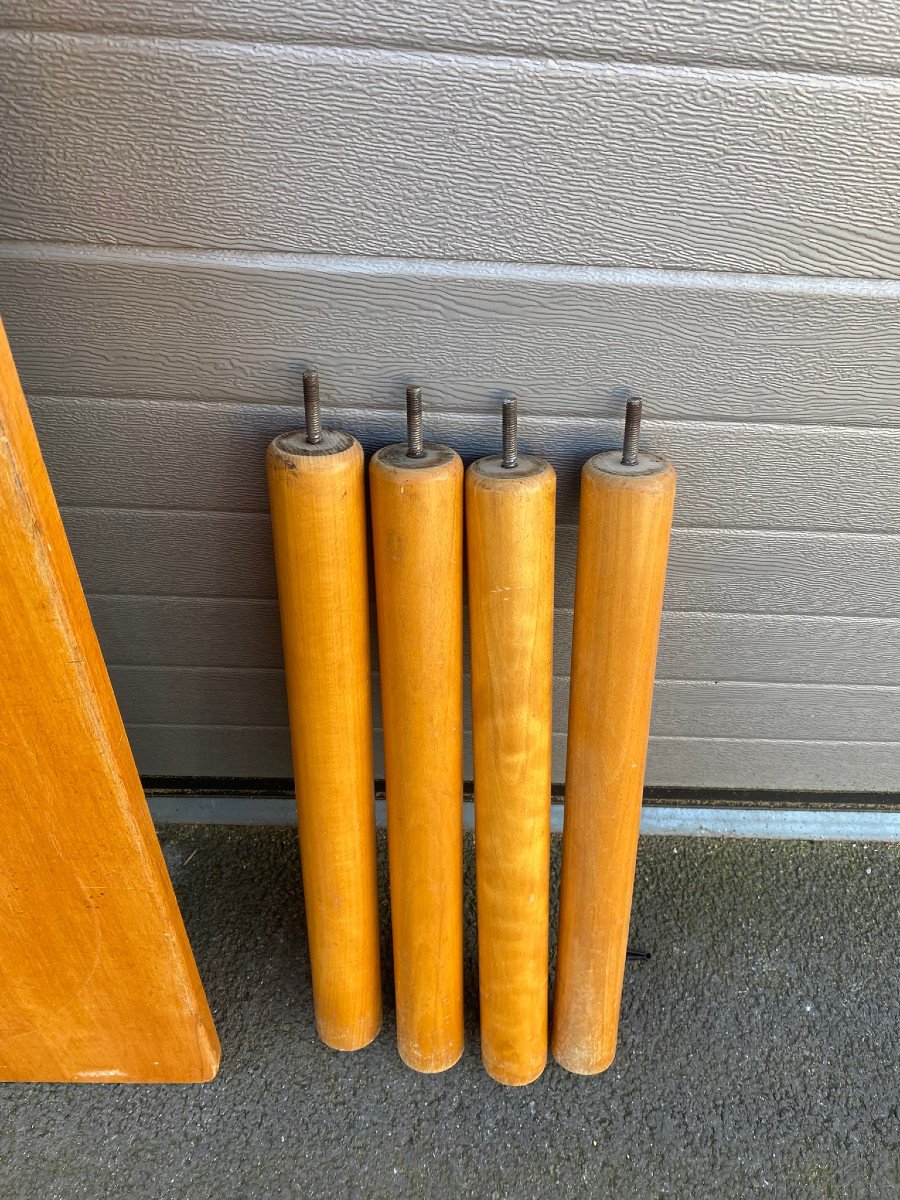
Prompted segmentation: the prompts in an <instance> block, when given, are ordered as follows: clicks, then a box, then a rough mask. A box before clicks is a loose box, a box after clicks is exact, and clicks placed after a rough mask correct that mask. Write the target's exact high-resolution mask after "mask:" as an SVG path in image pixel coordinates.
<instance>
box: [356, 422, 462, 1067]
mask: <svg viewBox="0 0 900 1200" xmlns="http://www.w3.org/2000/svg"><path fill="white" fill-rule="evenodd" d="M406 451H407V448H406V447H405V446H388V447H386V448H385V449H383V450H379V451H378V453H377V454H376V455H375V456H374V457H373V459H372V462H371V466H370V481H371V496H372V536H373V542H374V550H375V591H376V600H377V610H378V651H379V661H380V670H381V702H382V713H383V725H384V755H385V782H386V789H387V810H388V855H389V861H390V875H391V923H392V928H393V937H394V984H395V990H396V998H397V1042H398V1047H399V1050H400V1056H401V1057H402V1059H403V1061H404V1062H405V1063H406V1064H407V1065H408V1066H410V1067H413V1068H414V1069H415V1070H417V1071H428V1072H431V1071H443V1070H445V1069H446V1068H447V1067H450V1066H452V1065H453V1064H454V1063H455V1062H456V1060H457V1059H458V1058H459V1056H460V1054H461V1053H462V1049H463V1005H462V963H463V952H462V500H463V470H462V463H461V461H460V459H459V457H458V455H456V454H455V453H454V452H453V451H452V450H448V449H447V448H446V447H441V446H432V445H426V446H425V448H424V450H423V455H422V457H421V458H418V459H412V458H408V457H407V456H406Z"/></svg>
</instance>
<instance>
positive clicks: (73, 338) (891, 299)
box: [0, 201, 900, 462]
mask: <svg viewBox="0 0 900 1200" xmlns="http://www.w3.org/2000/svg"><path fill="white" fill-rule="evenodd" d="M592 203H593V201H592ZM0 260H2V263H3V280H4V289H3V308H4V315H5V319H6V320H7V324H8V326H9V331H10V340H11V341H12V344H13V349H14V350H15V352H16V358H17V361H18V362H19V369H20V371H21V373H22V378H23V380H24V382H25V386H26V389H27V390H28V392H29V394H32V393H36V392H46V393H54V394H60V395H70V394H72V393H75V394H77V395H84V396H103V397H105V396H120V397H128V396H136V397H138V398H140V399H147V400H149V399H152V398H155V397H173V396H174V397H194V398H197V399H205V400H212V401H216V402H219V401H224V400H236V401H243V402H246V403H250V404H253V403H264V404H274V403H278V404H284V405H296V403H297V400H298V397H299V395H300V377H301V374H302V370H303V367H304V366H309V365H311V363H312V364H314V365H318V367H319V368H320V372H321V376H322V386H323V400H324V401H327V402H328V403H329V404H330V405H332V406H334V407H335V408H342V407H343V406H350V407H353V408H355V409H356V410H359V411H365V412H370V413H371V412H372V410H373V409H389V410H391V411H392V413H393V414H395V416H396V414H397V412H398V409H399V408H401V407H402V405H398V403H397V398H398V396H400V395H402V392H403V387H404V385H405V384H407V383H409V382H415V381H420V382H421V383H422V384H423V385H424V386H427V388H428V398H429V411H432V410H435V411H436V410H439V409H443V410H450V411H455V412H472V413H482V414H485V415H488V414H490V413H491V412H492V411H493V408H494V407H495V406H496V396H492V395H491V392H492V391H495V392H496V391H497V390H505V389H509V390H512V391H514V392H515V393H516V394H518V395H519V396H520V397H521V399H522V409H523V416H527V415H528V413H529V411H530V409H531V405H532V403H535V404H540V406H541V409H542V411H544V412H546V413H547V414H548V415H550V416H553V415H560V416H576V415H577V416H590V417H597V416H598V415H601V414H603V415H606V416H609V417H612V416H618V415H619V414H620V413H621V408H622V399H621V393H622V390H623V389H628V388H634V389H635V390H637V391H638V392H640V393H641V394H642V395H643V396H644V397H645V399H646V400H647V402H648V407H649V409H650V413H649V414H648V415H652V416H653V417H654V418H657V417H662V418H674V419H686V418H692V419H700V420H709V419H710V417H711V416H714V417H715V418H717V419H718V420H723V419H724V420H747V421H776V422H777V421H796V422H804V421H807V422H818V423H821V424H836V423H850V424H861V425H870V426H877V427H878V428H881V427H883V426H885V425H890V426H893V427H896V426H898V425H900V402H898V398H897V388H896V381H897V378H898V376H900V347H898V342H897V337H896V330H897V324H898V321H900V285H898V284H893V283H878V282H875V281H871V280H859V281H848V280H818V281H817V280H810V279H778V278H775V277H765V278H760V277H756V276H748V275H746V274H741V275H714V276H710V275H703V274H696V273H677V272H672V271H643V272H634V271H631V272H629V271H619V270H604V269H600V268H595V269H586V268H576V267H552V266H523V265H517V264H516V263H507V264H480V263H456V264H453V263H440V262H411V261H405V260H392V261H390V262H386V263H385V262H379V261H376V260H371V259H370V260H361V261H360V260H352V261H348V260H346V259H332V258H323V257H307V258H297V257H290V256H286V255H252V254H245V255H238V254H231V255H210V254H189V253H185V252H181V251H164V252H163V251H157V252H151V251H140V250H128V249H112V248H103V249H101V248H99V247H97V248H87V247H74V248H73V247H58V246H50V245H26V246H21V245H17V244H16V243H6V244H5V245H0ZM185 313H190V316H191V319H190V321H185ZM50 331H52V337H51V336H50ZM462 364H464V366H463V365H462ZM561 380H565V388H564V390H563V389H562V388H561V384H560V381H561ZM274 432H277V430H273V433H274ZM354 432H355V433H357V435H358V436H360V437H364V431H361V430H356V429H354ZM394 436H396V435H394ZM766 440H767V439H766V438H765V437H764V436H761V438H760V443H761V444H760V447H759V450H760V452H761V453H762V452H764V450H765V446H764V443H765V441H766ZM698 445H699V443H698ZM534 449H535V452H537V451H539V450H540V447H535V448H534ZM483 452H484V450H483V449H481V450H479V451H478V453H483ZM696 453H697V451H696V449H695V450H694V451H693V453H692V454H691V456H690V457H692V458H693V457H694V456H695V455H696ZM475 456H476V457H477V455H475ZM708 457H712V456H708ZM680 461H681V458H679V462H680Z"/></svg>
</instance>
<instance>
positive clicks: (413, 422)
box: [406, 387, 425, 458]
mask: <svg viewBox="0 0 900 1200" xmlns="http://www.w3.org/2000/svg"><path fill="white" fill-rule="evenodd" d="M406 457H407V458H424V457H425V446H424V444H423V442H422V389H421V388H418V387H408V388H407V389H406Z"/></svg>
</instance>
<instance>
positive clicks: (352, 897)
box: [206, 431, 381, 1050]
mask: <svg viewBox="0 0 900 1200" xmlns="http://www.w3.org/2000/svg"><path fill="white" fill-rule="evenodd" d="M317 451H319V452H317ZM266 471H267V474H268V479H269V496H270V500H271V508H272V533H273V538H274V542H275V563H276V568H277V576H278V600H279V610H280V614H281V629H282V642H283V645H284V661H285V672H286V677H287V699H288V710H289V713H290V726H291V745H292V758H293V764H294V781H295V786H296V793H297V818H298V822H297V823H298V832H299V840H300V862H301V866H302V870H303V896H304V903H305V909H306V927H307V933H308V937H309V956H310V967H311V971H312V988H313V1003H314V1005H315V1010H316V1029H317V1031H318V1034H319V1037H321V1039H322V1040H323V1041H324V1042H325V1043H326V1044H327V1045H329V1046H331V1047H332V1048H333V1049H335V1050H359V1049H360V1048H361V1047H362V1046H366V1045H368V1044H369V1042H371V1041H372V1039H373V1038H374V1037H375V1035H376V1034H377V1033H378V1030H379V1029H380V1028H381V965H380V964H381V951H380V946H379V914H378V877H377V870H376V862H375V809H374V793H373V774H372V701H371V692H370V673H371V660H370V655H369V588H368V567H367V548H366V536H367V535H366V528H367V522H366V488H365V463H364V460H363V452H362V447H361V446H360V444H359V442H357V441H356V440H355V439H354V438H351V437H349V436H347V435H345V434H334V433H332V432H330V431H326V432H325V433H323V435H322V443H321V446H316V447H308V446H307V444H306V438H305V434H304V432H302V431H301V432H300V433H294V434H287V435H281V436H279V437H277V438H275V439H274V441H273V442H272V443H271V445H270V446H269V449H268V453H267V455H266ZM206 720H208V718H206ZM245 720H246V718H245Z"/></svg>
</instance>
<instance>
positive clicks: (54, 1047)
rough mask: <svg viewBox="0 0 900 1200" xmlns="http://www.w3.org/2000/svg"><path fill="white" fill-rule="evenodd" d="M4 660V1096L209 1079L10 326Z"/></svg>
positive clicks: (196, 993)
mask: <svg viewBox="0 0 900 1200" xmlns="http://www.w3.org/2000/svg"><path fill="white" fill-rule="evenodd" d="M0 644H2V647H3V653H2V656H0V718H2V729H3V736H2V738H0V789H2V803H0V924H2V928H3V935H2V937H0V1079H2V1080H17V1081H48V1082H70V1083H72V1082H104V1083H111V1082H113V1083H125V1082H146V1083H165V1082H200V1081H203V1080H207V1079H211V1078H212V1077H213V1076H214V1075H215V1073H216V1070H217V1067H218V1062H219V1043H218V1039H217V1037H216V1032H215V1028H214V1026H213V1021H212V1016H211V1014H210V1011H209V1008H208V1006H207V1003H206V998H205V996H204V994H203V987H202V984H201V982H200V978H199V976H198V974H197V969H196V966H195V964H194V959H193V956H192V954H191V949H190V946H189V945H188V941H187V936H186V933H185V930H184V926H183V924H182V921H181V916H180V914H179V912H178V906H177V904H176V901H175V896H174V893H173V891H172V887H171V884H170V882H169V878H168V874H167V872H166V868H165V863H164V862H163V858H162V854H161V852H160V848H159V843H158V842H157V840H156V835H155V833H154V830H153V825H152V823H151V820H150V815H149V813H148V811H147V806H146V803H145V801H144V797H143V791H142V789H141V784H140V781H139V779H138V775H137V771H136V770H135V766H134V760H133V758H132V756H131V751H130V749H129V746H128V742H127V739H126V737H125V731H124V728H123V726H122V722H121V718H120V717H119V713H118V709H117V708H116V703H115V699H114V696H113V692H112V687H111V686H110V683H109V679H108V676H107V673H106V668H105V666H104V663H103V659H102V656H101V653H100V649H99V646H98V644H97V640H96V637H95V635H94V631H93V628H92V626H91V621H90V616H89V613H88V609H87V605H86V604H85V600H84V596H83V593H82V591H81V587H80V584H79V580H78V575H77V573H76V570H75V565H74V563H73V561H72V556H71V554H70V552H69V548H68V544H67V542H66V537H65V533H64V531H63V526H62V522H61V521H60V518H59V514H58V511H57V508H56V503H55V500H54V497H53V492H52V490H51V487H50V482H49V479H48V477H47V474H46V471H45V469H44V464H43V461H42V459H41V454H40V449H39V447H38V443H37V439H36V437H35V435H34V430H33V428H32V425H31V420H30V417H29V415H28V409H27V407H26V404H25V398H24V396H23V395H22V391H21V388H20V387H19V383H18V379H17V376H16V372H15V367H14V364H13V361H12V356H11V354H10V352H9V347H8V345H7V342H6V338H5V335H4V333H3V330H2V326H0Z"/></svg>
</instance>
